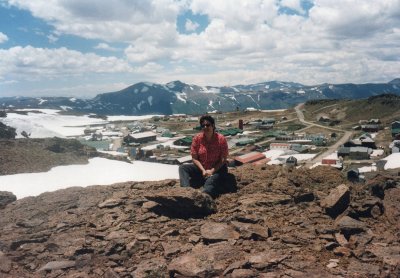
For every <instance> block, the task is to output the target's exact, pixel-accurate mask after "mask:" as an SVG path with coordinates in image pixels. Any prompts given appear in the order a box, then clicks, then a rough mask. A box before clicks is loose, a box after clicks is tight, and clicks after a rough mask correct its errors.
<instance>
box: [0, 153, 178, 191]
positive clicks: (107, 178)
mask: <svg viewBox="0 0 400 278" xmlns="http://www.w3.org/2000/svg"><path fill="white" fill-rule="evenodd" d="M178 178H179V175H178V166H177V165H166V164H159V163H151V162H144V161H134V162H133V163H132V164H130V163H126V162H121V161H116V160H110V159H105V158H99V157H96V158H92V159H89V163H88V164H85V165H69V166H57V167H54V168H52V169H51V170H50V171H48V172H41V173H26V174H16V175H5V176H0V191H10V192H13V193H14V194H15V195H16V196H17V198H18V199H20V198H24V197H27V196H37V195H39V194H41V193H43V192H47V191H55V190H58V189H63V188H68V187H73V186H82V187H86V186H89V185H108V184H113V183H118V182H127V181H157V180H164V179H178Z"/></svg>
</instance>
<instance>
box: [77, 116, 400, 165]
mask: <svg viewBox="0 0 400 278" xmlns="http://www.w3.org/2000/svg"><path fill="white" fill-rule="evenodd" d="M181 117H182V118H181V119H178V120H183V121H185V122H187V123H192V124H191V126H192V128H191V129H187V130H181V131H178V132H171V131H170V130H169V129H167V128H164V127H162V125H163V123H164V122H166V121H171V120H172V121H173V120H175V121H177V119H175V118H173V117H170V118H166V119H162V120H161V119H158V120H157V119H152V121H133V122H130V123H120V124H107V125H105V126H92V127H87V128H86V129H85V136H84V137H82V138H81V142H82V143H84V144H87V145H90V146H92V147H95V148H96V149H97V150H98V151H106V152H114V153H115V154H119V155H124V156H128V157H129V158H130V159H134V160H143V161H150V162H159V163H166V164H182V163H185V162H189V161H191V156H190V150H189V149H190V145H191V143H192V138H193V136H194V134H196V133H197V132H199V130H200V127H199V126H197V122H198V118H197V117H190V116H181ZM155 123H157V125H156V124H155ZM359 124H360V125H359V127H360V130H363V131H365V133H363V134H362V135H361V136H359V137H358V138H354V139H351V140H350V141H348V142H346V143H345V144H344V145H342V146H341V147H339V149H338V150H337V152H336V153H334V154H333V155H331V156H329V157H325V158H324V159H323V160H322V164H324V165H330V166H334V167H339V168H340V167H342V165H343V160H344V159H346V160H368V159H370V158H371V156H373V155H374V154H376V153H378V154H383V150H379V148H377V146H376V144H375V141H374V138H373V135H371V133H372V132H376V131H378V130H381V129H382V125H381V122H380V121H379V119H371V120H368V121H360V123H359ZM275 125H276V121H275V118H263V119H254V120H251V121H247V122H243V120H238V124H237V127H232V124H231V123H228V124H226V125H225V126H224V128H217V129H218V132H219V133H221V134H223V135H224V136H226V137H227V139H228V146H229V148H230V150H231V151H232V150H242V151H240V152H233V153H235V154H234V155H232V158H231V160H230V161H231V164H232V165H235V166H238V165H242V164H246V163H252V164H254V165H262V164H266V163H268V162H269V161H271V158H269V157H267V156H266V155H265V152H266V151H267V150H271V151H274V150H276V151H282V153H284V155H285V156H284V157H285V158H282V159H280V158H278V159H276V158H275V159H276V160H277V161H278V162H279V163H280V164H286V165H287V166H297V164H298V159H297V158H296V155H297V154H306V153H310V152H312V153H316V152H317V151H316V149H317V147H319V146H325V145H327V144H328V143H329V141H330V140H333V141H334V140H336V134H334V133H332V134H331V136H330V137H331V138H327V137H326V136H325V135H323V134H306V133H304V132H303V133H295V132H286V131H282V130H276V129H275ZM353 129H355V130H358V129H356V128H353ZM391 130H392V136H393V138H394V141H393V142H392V143H391V144H390V146H389V147H390V148H391V152H399V151H400V121H395V122H393V123H392V125H391ZM266 142H268V143H266ZM259 143H260V144H261V143H264V144H263V145H266V146H268V148H264V149H258V150H254V148H253V149H250V150H248V151H243V147H245V146H248V145H250V146H257V144H259ZM265 143H266V144H265ZM244 150H245V149H244ZM282 157H283V156H282Z"/></svg>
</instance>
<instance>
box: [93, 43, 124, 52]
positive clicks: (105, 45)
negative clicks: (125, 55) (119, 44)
mask: <svg viewBox="0 0 400 278" xmlns="http://www.w3.org/2000/svg"><path fill="white" fill-rule="evenodd" d="M94 48H95V49H103V50H108V51H119V50H120V49H118V48H116V47H112V46H110V45H109V44H107V43H104V42H101V43H99V44H98V45H96V46H95V47H94Z"/></svg>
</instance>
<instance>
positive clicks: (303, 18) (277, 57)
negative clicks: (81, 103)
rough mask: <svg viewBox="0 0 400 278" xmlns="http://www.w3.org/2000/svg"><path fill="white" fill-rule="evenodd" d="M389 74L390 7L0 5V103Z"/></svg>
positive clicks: (394, 53)
mask: <svg viewBox="0 0 400 278" xmlns="http://www.w3.org/2000/svg"><path fill="white" fill-rule="evenodd" d="M399 73H400V0H335V1H332V0H219V1H216V0H113V1H109V0H108V1H105V0H46V1H44V0H34V1H29V0H0V97H6V96H31V97H37V96H71V97H72V96H74V97H80V98H92V97H94V96H95V95H97V94H100V93H105V92H112V91H118V90H121V89H123V88H126V87H127V86H130V85H132V84H135V83H138V82H142V81H146V82H154V83H161V84H165V83H167V82H170V81H174V80H180V81H182V82H185V83H188V84H196V85H201V86H205V85H210V86H233V85H238V84H252V83H258V82H264V81H273V80H278V81H291V82H299V83H302V84H305V85H317V84H321V83H333V84H337V83H379V82H389V81H391V80H393V79H395V78H398V77H400V74H399Z"/></svg>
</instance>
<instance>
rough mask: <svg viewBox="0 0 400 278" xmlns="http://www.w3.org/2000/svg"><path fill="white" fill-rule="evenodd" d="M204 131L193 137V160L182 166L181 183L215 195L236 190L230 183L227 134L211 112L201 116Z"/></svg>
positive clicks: (180, 172) (180, 171)
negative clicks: (220, 128)
mask: <svg viewBox="0 0 400 278" xmlns="http://www.w3.org/2000/svg"><path fill="white" fill-rule="evenodd" d="M199 122H200V126H201V130H202V131H201V132H200V133H199V134H197V135H196V136H195V137H194V138H193V141H192V146H191V155H192V160H193V163H189V164H183V165H181V166H179V178H180V183H181V186H184V187H186V186H191V187H194V188H198V187H201V186H203V192H205V193H207V194H209V195H210V196H211V197H213V198H215V197H217V196H218V195H219V194H222V193H226V192H231V191H234V189H235V188H234V185H233V184H227V179H228V167H227V163H226V159H227V157H228V144H227V142H226V139H225V137H224V136H223V135H222V134H219V133H217V132H216V131H215V120H214V118H213V117H211V116H210V115H203V116H201V117H200V121H199Z"/></svg>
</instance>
